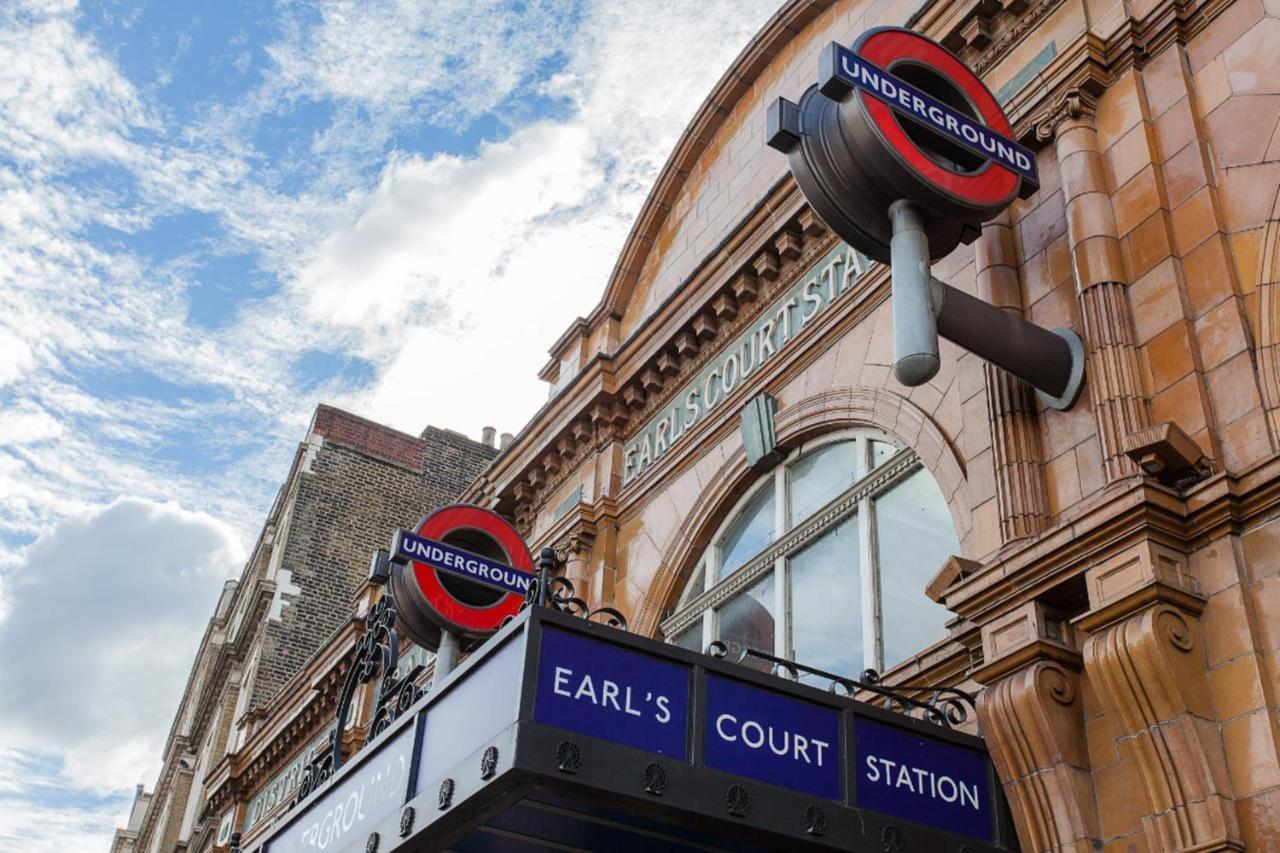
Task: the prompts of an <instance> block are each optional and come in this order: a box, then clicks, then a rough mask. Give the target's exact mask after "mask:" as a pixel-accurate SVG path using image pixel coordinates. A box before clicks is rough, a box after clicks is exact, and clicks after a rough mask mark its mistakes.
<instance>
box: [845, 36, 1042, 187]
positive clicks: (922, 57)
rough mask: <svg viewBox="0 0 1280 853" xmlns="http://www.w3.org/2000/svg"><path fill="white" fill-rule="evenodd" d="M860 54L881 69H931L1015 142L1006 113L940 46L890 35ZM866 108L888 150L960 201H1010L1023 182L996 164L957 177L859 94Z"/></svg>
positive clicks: (884, 108) (882, 107)
mask: <svg viewBox="0 0 1280 853" xmlns="http://www.w3.org/2000/svg"><path fill="white" fill-rule="evenodd" d="M858 53H859V54H860V55H861V56H864V57H866V58H867V59H868V60H869V61H871V62H873V63H875V64H876V65H878V66H880V67H881V68H888V67H889V65H890V64H891V63H892V62H894V61H896V60H900V59H915V60H918V61H920V62H923V63H925V64H927V65H930V66H932V67H933V68H934V70H936V71H938V72H939V73H941V74H943V75H945V76H946V77H947V78H948V79H950V80H951V82H952V83H954V84H955V85H956V86H958V87H959V88H960V89H961V90H962V91H963V92H964V93H965V94H966V95H968V96H969V100H971V101H972V102H973V104H974V106H976V107H977V108H978V113H979V115H981V116H982V119H983V121H984V122H986V125H987V127H989V128H991V129H992V130H994V131H996V132H997V133H1000V134H1003V135H1004V136H1007V137H1012V136H1013V131H1012V130H1011V129H1010V127H1009V120H1008V119H1007V118H1005V115H1004V110H1002V109H1000V105H999V104H998V103H996V99H995V97H993V96H992V94H991V92H989V91H988V90H987V87H986V86H984V85H983V83H982V81H981V80H979V79H978V77H977V75H975V74H974V73H973V72H972V71H970V70H969V69H968V68H966V67H965V66H964V64H963V63H961V62H960V61H959V60H958V59H956V58H955V57H954V56H952V55H951V54H950V53H948V52H947V51H946V50H945V49H944V48H942V47H941V46H939V45H937V44H934V43H933V42H931V41H929V40H928V39H926V38H924V37H922V36H920V35H918V34H916V33H912V32H904V31H902V30H888V31H885V32H879V33H872V34H871V35H870V36H868V37H867V39H866V41H864V42H863V43H862V44H861V45H860V46H859V48H858ZM860 94H861V95H862V103H863V105H864V106H865V107H866V109H867V113H868V115H870V116H871V119H872V121H873V122H875V125H876V127H877V128H878V129H879V131H880V133H881V134H882V135H883V136H884V139H885V141H886V142H887V143H888V144H889V147H890V148H892V149H893V150H894V151H896V152H897V153H898V154H899V156H901V157H902V159H903V160H904V161H906V162H907V164H908V165H910V166H911V167H912V168H913V169H915V170H916V171H917V172H919V173H920V175H921V176H922V177H924V178H927V179H928V180H929V181H930V182H932V183H934V184H936V185H937V186H938V187H941V188H942V189H944V190H946V191H947V192H949V193H951V194H952V195H953V196H955V197H957V198H959V199H960V200H962V201H967V202H970V203H972V204H978V205H994V204H999V203H1001V202H1006V201H1008V200H1009V199H1010V198H1011V197H1012V196H1013V194H1014V193H1015V192H1017V189H1018V182H1019V180H1020V178H1019V176H1018V175H1017V174H1016V173H1015V172H1013V171H1011V170H1009V169H1007V168H1006V167H1004V166H1002V165H1000V164H999V163H997V162H995V161H994V160H993V161H991V166H990V168H987V169H984V170H983V171H982V172H980V173H979V174H976V175H957V174H956V173H955V172H952V171H950V170H949V169H944V168H942V167H941V166H939V165H938V164H937V163H934V162H933V161H932V160H930V159H929V157H928V156H927V155H925V153H924V152H923V151H921V150H920V149H919V147H917V146H916V144H915V143H914V142H912V141H911V138H910V137H909V136H907V134H906V133H905V132H903V130H902V128H901V127H899V126H898V122H897V121H896V120H895V119H894V115H893V108H892V107H890V106H889V105H888V104H886V103H885V102H884V101H881V100H879V99H878V98H876V97H875V96H873V95H871V94H869V93H867V92H861V93H860Z"/></svg>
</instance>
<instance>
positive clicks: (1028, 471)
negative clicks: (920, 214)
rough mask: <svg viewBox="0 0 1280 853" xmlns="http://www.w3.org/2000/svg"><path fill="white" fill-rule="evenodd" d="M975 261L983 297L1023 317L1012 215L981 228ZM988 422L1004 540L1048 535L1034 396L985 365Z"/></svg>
mask: <svg viewBox="0 0 1280 853" xmlns="http://www.w3.org/2000/svg"><path fill="white" fill-rule="evenodd" d="M975 257H976V260H977V270H978V295H979V296H980V297H982V299H984V300H986V301H987V302H990V303H991V304H992V305H995V306H997V307H999V308H1003V309H1004V310H1006V311H1008V312H1009V313H1011V314H1015V315H1017V316H1019V317H1021V316H1022V294H1021V289H1020V288H1019V286H1018V271H1017V260H1016V256H1015V254H1014V250H1013V229H1012V228H1011V227H1010V225H1009V218H1008V214H1007V213H1006V214H1002V215H1001V216H1000V217H999V218H997V219H994V220H992V221H991V222H988V223H987V224H986V225H984V226H983V228H982V237H981V238H979V240H978V243H977V246H976V250H975ZM983 373H984V376H985V378H986V389H987V417H988V418H989V419H990V422H991V447H992V463H993V465H994V467H995V479H996V505H997V507H998V508H999V510H1000V539H1001V541H1002V542H1011V541H1013V540H1015V539H1021V538H1023V537H1025V536H1032V535H1034V534H1036V533H1039V532H1040V531H1041V530H1043V529H1044V526H1045V524H1046V523H1047V521H1048V517H1049V506H1048V498H1047V495H1046V491H1045V483H1044V470H1043V468H1042V467H1041V460H1042V458H1043V453H1042V451H1041V447H1040V428H1039V425H1038V423H1037V420H1036V405H1035V392H1034V391H1033V390H1032V388H1031V386H1029V385H1027V384H1026V383H1025V382H1023V381H1021V380H1019V379H1016V378H1014V377H1013V376H1011V375H1010V374H1008V373H1006V372H1005V371H1003V370H1001V369H1000V368H998V367H995V366H993V365H991V364H990V363H984V364H983Z"/></svg>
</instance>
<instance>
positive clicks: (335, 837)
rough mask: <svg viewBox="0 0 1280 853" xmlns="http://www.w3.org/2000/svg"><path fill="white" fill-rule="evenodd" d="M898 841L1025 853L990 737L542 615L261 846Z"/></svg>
mask: <svg viewBox="0 0 1280 853" xmlns="http://www.w3.org/2000/svg"><path fill="white" fill-rule="evenodd" d="M881 689H882V690H883V689H884V688H881ZM903 707H914V706H911V705H904V706H903ZM406 769H407V774H408V775H407V776H404V775H402V773H403V772H405V770H406ZM379 774H381V776H379ZM402 785H403V787H398V786H402ZM392 789H394V790H396V791H400V792H401V793H400V794H398V795H396V796H392V797H391V799H387V797H386V796H383V793H384V792H385V791H388V790H392ZM388 796H390V795H388ZM885 839H891V840H893V842H894V844H895V845H901V846H895V847H894V848H893V849H913V850H958V849H961V848H970V849H972V850H973V851H974V853H980V851H988V853H991V851H1007V850H1011V849H1016V840H1015V839H1014V836H1013V833H1012V824H1011V822H1010V820H1009V814H1008V808H1007V806H1006V804H1005V802H1004V799H1003V796H1002V793H1001V791H1000V787H999V785H998V783H997V782H996V778H995V773H994V770H993V768H992V765H991V761H990V758H989V757H988V756H987V753H986V750H985V748H984V745H983V743H982V741H981V740H980V739H978V738H976V737H973V736H971V735H966V734H962V733H960V732H956V731H954V730H952V729H949V728H947V727H946V726H943V725H937V724H930V723H926V722H922V721H921V720H920V719H915V718H911V717H908V716H905V715H903V714H899V713H893V712H891V711H889V710H886V709H884V708H878V707H874V706H871V705H868V704H866V703H863V702H858V701H854V700H853V699H851V698H849V697H848V696H845V695H840V694H838V693H835V692H831V691H826V690H820V689H818V688H815V687H811V686H808V685H805V684H800V683H798V682H796V681H793V680H788V679H783V678H779V677H776V676H772V675H767V674H764V673H761V672H758V671H756V670H753V669H749V668H748V667H744V666H742V665H740V664H736V663H732V662H730V661H728V660H722V659H718V658H715V657H711V656H707V655H701V654H696V653H693V652H689V651H687V650H685V649H680V648H677V647H675V646H671V645H667V644H663V643H659V642H656V641H653V640H649V639H645V638H642V637H636V636H633V635H630V634H627V633H625V632H623V631H618V630H615V629H612V628H608V627H605V626H602V625H598V624H595V623H592V622H589V621H587V620H584V619H581V618H576V617H573V616H570V615H568V614H565V613H561V612H558V611H554V610H552V609H550V608H546V607H539V606H534V607H530V608H528V609H526V610H525V611H524V612H522V613H521V614H520V615H519V616H517V617H516V619H514V620H513V621H511V622H510V623H509V624H508V625H507V626H506V627H504V628H503V629H501V630H500V631H499V632H498V633H497V634H496V635H494V636H493V637H492V638H491V639H490V640H489V641H488V642H487V643H486V644H485V645H484V646H482V647H481V648H480V649H479V650H477V652H476V653H475V654H474V655H472V656H471V657H470V658H469V659H468V660H467V661H466V662H464V663H463V664H462V665H461V666H460V667H459V668H458V669H456V670H454V671H453V672H452V673H451V674H450V675H448V676H446V677H445V678H443V679H442V680H441V683H439V684H437V685H436V687H435V689H433V691H432V692H431V693H430V694H428V695H427V696H426V697H424V698H423V699H422V700H421V701H420V702H419V703H418V704H417V705H416V706H415V707H414V708H412V709H410V712H409V713H408V714H406V715H404V716H402V717H401V718H400V719H398V720H395V721H394V722H392V723H391V725H390V726H389V727H388V729H387V730H386V731H385V732H384V733H382V734H381V735H379V736H378V737H376V738H375V739H374V740H373V742H372V743H371V744H370V745H369V746H367V747H366V748H365V749H364V751H362V752H361V753H358V754H357V755H356V756H354V757H353V758H352V759H351V760H349V761H348V763H347V764H346V765H345V766H343V767H342V768H341V769H340V770H339V771H337V772H336V773H335V775H334V777H333V778H332V779H331V780H330V781H329V782H328V783H327V784H326V785H325V786H323V787H321V788H320V789H319V790H318V791H316V792H314V793H313V794H312V795H311V796H310V797H309V798H307V799H306V800H304V801H303V802H301V803H300V804H299V805H298V807H297V808H296V809H295V810H294V811H293V812H292V813H290V815H289V816H288V818H287V819H286V821H285V822H283V823H282V824H281V825H280V826H278V827H276V828H274V829H273V830H272V832H271V833H270V834H269V835H268V836H267V837H265V838H264V839H261V840H259V841H258V842H256V846H255V847H254V848H253V849H254V850H255V851H258V853H282V851H290V853H292V851H295V850H303V849H306V850H311V849H324V850H325V851H326V853H347V851H352V853H354V851H359V850H367V849H376V850H378V851H379V853H390V851H397V853H409V851H425V850H444V849H449V850H456V851H490V850H507V849H538V850H541V849H591V850H603V849H609V850H628V849H636V850H645V851H677V853H685V851H690V853H691V851H694V850H707V849H717V850H733V851H750V853H757V852H758V851H759V852H761V853H762V851H765V850H779V849H785V850H831V851H836V850H881V849H885V847H884V844H885ZM300 845H301V846H300ZM308 845H309V846H308ZM526 846H527V848H526Z"/></svg>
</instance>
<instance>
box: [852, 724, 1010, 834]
mask: <svg viewBox="0 0 1280 853" xmlns="http://www.w3.org/2000/svg"><path fill="white" fill-rule="evenodd" d="M853 739H854V755H855V758H854V762H855V764H854V766H855V767H856V768H857V774H858V775H857V780H858V781H857V789H858V790H857V799H858V805H859V806H861V807H862V808H866V809H872V810H874V811H878V812H884V813H885V814H891V815H896V816H898V817H900V818H905V819H906V820H914V821H919V822H921V823H927V824H929V825H930V826H934V827H937V828H938V829H943V830H946V831H948V832H956V833H960V834H961V835H967V836H970V837H971V838H981V839H983V840H984V841H989V840H991V837H992V832H993V820H992V797H991V787H992V786H991V778H990V776H989V775H988V773H987V761H986V758H985V757H984V756H983V755H982V753H980V752H976V751H974V750H972V749H966V748H964V747H962V746H957V745H954V744H950V743H946V742H944V741H939V740H934V739H932V738H925V737H922V736H921V735H918V734H915V733H913V732H909V731H903V730H902V729H900V728H895V727H892V726H886V725H884V724H882V723H877V722H873V721H871V720H858V721H857V722H856V723H855V724H854V730H853Z"/></svg>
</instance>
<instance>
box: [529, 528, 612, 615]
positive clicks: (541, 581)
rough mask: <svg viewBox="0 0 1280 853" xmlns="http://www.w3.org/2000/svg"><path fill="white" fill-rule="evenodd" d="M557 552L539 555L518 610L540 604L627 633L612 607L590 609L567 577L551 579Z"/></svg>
mask: <svg viewBox="0 0 1280 853" xmlns="http://www.w3.org/2000/svg"><path fill="white" fill-rule="evenodd" d="M555 564H556V552H555V550H554V549H552V548H543V549H542V554H541V555H540V556H539V558H538V569H539V571H538V574H537V575H536V576H535V577H534V579H533V582H532V583H530V584H529V591H528V592H527V593H526V594H525V597H524V604H522V605H521V606H520V609H521V610H524V609H525V608H526V607H532V606H533V605H535V604H537V605H541V606H543V607H550V608H552V609H553V610H559V611H560V612H561V613H568V614H570V615H572V616H581V617H582V618H583V619H586V620H587V621H588V622H599V623H601V624H602V625H608V626H609V627H610V628H617V629H619V630H622V631H625V630H627V618H626V617H625V616H623V615H622V614H621V613H619V612H618V611H617V610H615V609H614V608H612V607H597V608H595V609H594V610H593V609H591V605H589V604H587V602H586V601H584V600H583V599H582V598H580V597H579V596H578V594H577V591H576V590H575V589H574V588H573V581H571V580H569V579H568V578H566V577H552V576H551V570H552V569H553V568H555Z"/></svg>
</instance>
